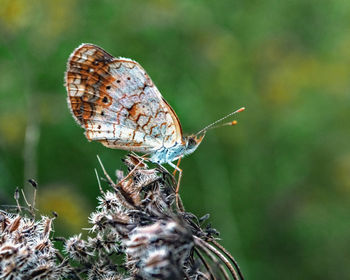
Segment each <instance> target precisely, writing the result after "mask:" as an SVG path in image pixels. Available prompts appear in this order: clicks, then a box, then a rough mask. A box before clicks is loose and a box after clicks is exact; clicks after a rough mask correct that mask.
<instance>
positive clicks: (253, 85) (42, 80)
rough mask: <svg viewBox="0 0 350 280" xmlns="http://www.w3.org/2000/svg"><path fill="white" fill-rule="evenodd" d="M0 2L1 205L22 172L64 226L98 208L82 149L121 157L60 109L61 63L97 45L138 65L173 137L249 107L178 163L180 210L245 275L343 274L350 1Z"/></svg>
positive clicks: (348, 200)
mask: <svg viewBox="0 0 350 280" xmlns="http://www.w3.org/2000/svg"><path fill="white" fill-rule="evenodd" d="M0 7H1V8H0V34H1V39H0V40H1V44H0V61H1V63H0V65H1V66H0V174H1V176H0V185H1V189H0V203H2V204H12V203H13V200H12V197H13V191H14V189H15V186H24V185H26V183H23V182H25V180H26V179H28V178H31V177H33V178H36V180H37V181H38V182H39V189H40V190H39V197H40V201H41V205H42V207H43V208H45V209H47V210H56V211H57V212H59V215H60V218H59V219H58V220H57V221H56V224H59V223H60V221H61V225H64V226H63V228H62V230H60V228H59V226H58V228H56V234H57V235H62V234H63V235H64V234H66V233H68V232H72V231H74V229H76V228H77V227H78V228H79V227H83V226H85V224H86V213H88V211H90V210H92V209H93V208H94V205H96V200H95V198H96V196H97V195H98V193H99V191H98V187H97V183H96V178H95V174H94V168H95V167H97V166H98V164H97V160H96V154H99V155H100V156H101V158H102V160H103V162H104V164H105V166H106V168H107V169H108V170H109V171H110V172H111V173H112V172H113V170H114V169H116V168H119V167H120V166H121V161H120V158H121V157H122V155H124V154H125V152H122V151H117V150H109V149H107V148H105V147H103V146H102V145H100V144H99V143H89V142H88V141H86V139H85V137H84V136H83V131H82V129H81V128H79V127H78V126H77V125H76V124H75V122H74V120H73V118H72V117H71V115H70V112H69V110H68V108H67V105H66V92H65V89H64V87H63V73H64V71H65V68H66V61H67V58H68V56H69V54H70V53H71V52H72V51H73V50H74V48H76V47H77V46H78V45H79V44H81V43H83V42H90V43H95V44H97V45H100V46H102V47H103V48H105V49H106V50H107V51H109V52H110V53H111V54H113V55H115V56H124V57H130V58H133V59H135V60H136V61H138V62H140V63H141V65H143V66H144V67H145V69H146V70H147V71H148V73H149V74H150V76H151V77H152V79H153V81H154V82H155V83H156V85H157V86H158V88H159V89H160V91H161V92H162V94H163V95H164V96H165V98H166V99H167V100H168V101H169V103H170V104H171V105H172V107H173V108H174V109H175V111H176V112H177V114H178V116H179V118H180V119H181V122H182V125H183V128H184V131H186V132H189V133H191V132H196V131H198V130H199V129H200V128H202V127H203V126H204V125H206V124H208V123H210V122H212V121H214V120H215V119H217V118H219V117H221V116H222V115H224V114H226V113H228V112H231V111H232V110H233V109H236V108H239V107H241V106H246V107H247V110H246V112H244V113H241V114H240V115H239V116H237V118H238V119H239V124H238V125H237V126H235V127H234V128H222V129H217V130H214V131H210V132H209V133H208V134H207V137H206V139H205V140H204V141H203V143H202V144H201V146H200V147H199V149H198V150H197V151H196V152H195V153H194V154H193V155H191V156H189V157H188V158H186V159H185V160H183V161H182V164H181V166H182V168H183V170H184V176H183V181H182V189H181V194H182V197H183V199H184V202H185V205H186V206H187V208H188V209H189V210H190V211H192V212H194V213H196V214H198V215H201V214H205V213H208V212H209V213H211V219H212V222H213V224H214V226H215V227H216V228H218V230H220V231H221V233H222V237H223V244H224V245H225V246H227V247H228V248H230V249H231V252H232V253H233V255H234V256H235V257H236V258H237V260H238V261H239V263H240V265H241V268H242V271H243V272H245V274H246V276H247V278H249V279H261V278H263V279H345V278H347V277H348V276H349V275H350V267H349V266H348V260H349V259H350V245H349V244H350V221H349V212H350V150H349V142H350V126H349V125H348V123H347V122H348V120H349V119H350V110H349V109H350V107H349V104H350V103H349V102H350V94H349V89H350V79H349V77H350V76H349V73H350V2H349V1H342V0H332V1H331V0H310V1H303V0H292V1H278V0H266V1H241V0H234V1H232V0H220V1H209V0H202V1H196V0H194V1H186V0H178V1H170V0H151V1H141V0H134V1H122V0H118V1H112V0H102V1H83V0H73V1H68V0H61V1H47V0H33V1H26V0H0ZM60 196H61V197H60ZM61 209H62V210H61ZM65 220H71V223H65V222H64V221H65Z"/></svg>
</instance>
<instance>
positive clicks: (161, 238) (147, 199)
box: [0, 155, 243, 279]
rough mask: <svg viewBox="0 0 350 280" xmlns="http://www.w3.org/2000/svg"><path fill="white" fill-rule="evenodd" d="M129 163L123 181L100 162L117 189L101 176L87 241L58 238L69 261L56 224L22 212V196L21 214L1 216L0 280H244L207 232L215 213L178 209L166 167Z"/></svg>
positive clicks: (77, 237)
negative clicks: (103, 183)
mask: <svg viewBox="0 0 350 280" xmlns="http://www.w3.org/2000/svg"><path fill="white" fill-rule="evenodd" d="M99 161H100V160H99ZM124 163H125V165H126V166H127V169H128V173H127V175H126V176H125V175H124V172H123V171H120V170H118V171H117V172H116V177H117V181H118V183H117V182H114V181H113V180H112V179H111V177H110V176H109V175H108V173H107V172H106V171H105V169H104V167H103V165H102V163H101V161H100V164H101V167H102V170H103V172H104V176H105V179H104V180H105V181H107V182H108V184H109V186H110V187H109V190H106V191H104V190H103V189H102V186H101V183H100V178H99V176H97V178H98V183H99V188H100V191H101V196H100V197H99V198H98V206H97V208H96V210H95V211H94V212H93V213H91V214H90V217H89V222H90V223H91V227H90V228H89V229H88V230H89V231H88V234H87V238H85V239H83V238H82V234H81V233H79V234H77V235H75V236H73V237H71V238H69V239H64V238H55V240H56V241H61V242H63V246H64V250H63V256H62V254H61V253H60V252H59V251H58V250H57V249H55V248H54V246H53V240H52V239H50V232H51V227H52V226H51V225H52V221H53V219H54V218H48V217H41V219H40V220H37V221H35V220H34V216H33V215H32V217H30V218H29V217H26V216H28V215H25V214H22V212H20V211H22V210H23V208H24V207H20V205H19V203H18V190H17V191H16V192H17V193H15V199H16V201H17V209H18V211H19V212H20V213H19V214H10V213H8V212H5V211H1V212H0V278H1V279H243V276H242V274H241V272H240V270H239V267H238V265H237V263H236V261H235V260H234V258H233V257H232V256H231V255H230V254H229V253H228V251H227V250H225V248H223V247H222V246H221V245H220V244H219V243H218V242H217V237H218V232H217V231H216V230H215V229H213V228H212V227H211V226H209V225H207V226H205V227H203V223H205V221H206V220H207V219H208V218H209V215H205V216H204V217H202V218H200V219H198V218H197V217H196V216H195V215H194V214H192V213H189V212H185V211H184V209H183V206H182V203H180V207H178V206H177V204H176V203H175V192H174V189H175V187H176V182H175V179H174V177H173V176H172V175H171V174H170V173H169V172H168V171H167V170H166V169H165V168H163V167H162V166H158V167H157V168H153V169H151V168H149V167H148V166H147V164H146V163H145V161H144V160H143V159H142V158H140V157H138V156H136V155H128V156H127V157H126V158H125V159H124ZM96 174H97V172H96ZM35 187H36V186H35ZM179 200H180V202H181V199H179ZM32 205H34V203H32ZM29 209H30V210H31V211H30V212H31V213H32V214H33V206H31V205H30V207H29Z"/></svg>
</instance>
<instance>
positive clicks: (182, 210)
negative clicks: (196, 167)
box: [168, 162, 185, 212]
mask: <svg viewBox="0 0 350 280" xmlns="http://www.w3.org/2000/svg"><path fill="white" fill-rule="evenodd" d="M168 163H169V165H170V166H171V167H172V168H174V169H175V171H178V172H179V177H178V178H177V185H176V190H175V199H176V207H177V209H179V210H180V211H181V212H184V211H185V208H184V206H183V204H182V201H181V198H180V195H179V190H180V182H181V178H182V169H181V168H180V167H178V166H177V165H175V164H173V163H172V162H168Z"/></svg>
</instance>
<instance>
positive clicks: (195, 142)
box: [185, 133, 205, 155]
mask: <svg viewBox="0 0 350 280" xmlns="http://www.w3.org/2000/svg"><path fill="white" fill-rule="evenodd" d="M204 136H205V133H204V134H202V135H200V136H198V137H197V135H189V136H187V137H185V143H186V150H185V154H186V155H188V154H192V153H193V152H194V151H195V150H196V149H197V148H198V146H199V144H200V143H201V142H202V140H203V138H204Z"/></svg>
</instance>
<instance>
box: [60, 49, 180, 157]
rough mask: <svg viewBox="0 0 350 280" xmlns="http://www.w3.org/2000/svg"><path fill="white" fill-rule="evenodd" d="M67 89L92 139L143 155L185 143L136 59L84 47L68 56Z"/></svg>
mask: <svg viewBox="0 0 350 280" xmlns="http://www.w3.org/2000/svg"><path fill="white" fill-rule="evenodd" d="M65 86H66V88H67V92H68V105H69V107H70V109H71V112H72V114H73V116H74V118H75V120H76V121H77V123H78V124H79V125H81V126H82V127H83V128H84V129H85V136H86V137H87V139H88V140H96V141H99V142H101V143H102V144H103V145H105V146H107V147H110V148H116V149H123V150H128V151H136V152H142V153H152V152H154V151H156V150H157V149H159V148H160V147H162V146H164V147H166V148H167V147H172V146H173V145H175V143H183V134H182V129H181V125H180V122H179V119H178V117H177V116H176V114H175V112H174V110H173V109H172V108H171V107H170V105H169V104H168V103H167V102H166V101H165V100H164V99H163V97H162V95H161V94H160V92H159V90H158V89H157V87H156V86H155V85H154V84H153V82H152V80H151V79H150V77H149V76H148V74H147V73H146V71H145V70H144V69H143V68H142V67H141V66H140V65H139V64H138V63H137V62H135V61H133V60H130V59H126V58H114V57H113V56H112V55H110V54H108V53H107V52H106V51H104V50H103V49H101V48H100V47H97V46H95V45H92V44H83V45H81V46H80V47H78V48H77V49H76V50H75V51H74V52H73V53H72V55H71V56H70V58H69V61H68V66H67V72H66V77H65Z"/></svg>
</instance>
